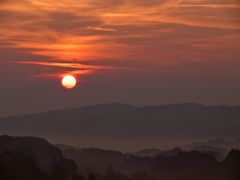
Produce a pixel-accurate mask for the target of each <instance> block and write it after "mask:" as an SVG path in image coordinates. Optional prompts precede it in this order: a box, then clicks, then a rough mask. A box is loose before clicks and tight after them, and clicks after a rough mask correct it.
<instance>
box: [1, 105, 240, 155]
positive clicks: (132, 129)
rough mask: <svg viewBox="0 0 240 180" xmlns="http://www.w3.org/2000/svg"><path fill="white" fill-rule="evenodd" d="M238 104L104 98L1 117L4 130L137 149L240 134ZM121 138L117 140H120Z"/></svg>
mask: <svg viewBox="0 0 240 180" xmlns="http://www.w3.org/2000/svg"><path fill="white" fill-rule="evenodd" d="M239 119H240V106H204V105H200V104H173V105H161V106H147V107H134V106H130V105H126V104H100V105H92V106H86V107H82V108H76V109H67V110H59V111H51V112H46V113H40V114H32V115H26V116H20V117H7V118H1V119H0V132H1V133H3V134H11V135H22V134H24V135H28V136H29V135H31V136H38V137H44V138H47V139H49V140H50V141H52V142H56V143H64V144H74V145H76V146H81V147H103V148H114V149H124V150H136V149H139V147H142V148H144V147H154V146H155V145H156V144H157V145H159V147H161V146H162V147H164V146H168V147H169V146H172V145H177V143H181V144H186V142H192V141H193V139H194V140H195V141H196V140H198V141H199V140H204V139H217V138H221V137H224V138H234V139H236V138H239V137H240V131H239V129H240V121H239ZM116 142H118V143H116Z"/></svg>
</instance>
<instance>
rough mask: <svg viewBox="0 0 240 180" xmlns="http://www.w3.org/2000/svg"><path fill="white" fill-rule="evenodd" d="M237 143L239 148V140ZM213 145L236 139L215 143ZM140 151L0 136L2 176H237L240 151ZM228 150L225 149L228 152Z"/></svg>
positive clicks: (58, 179) (143, 179)
mask: <svg viewBox="0 0 240 180" xmlns="http://www.w3.org/2000/svg"><path fill="white" fill-rule="evenodd" d="M237 143H238V147H239V141H238V142H237ZM207 144H208V147H209V148H213V147H214V146H218V148H219V147H220V146H221V147H222V148H224V147H223V146H224V145H225V148H226V149H227V148H230V149H231V147H230V145H232V146H235V145H234V143H233V142H227V141H223V140H222V141H214V142H208V143H206V144H205V146H207ZM190 147H191V148H193V149H192V150H190V149H188V150H184V149H181V148H175V149H171V150H165V151H161V150H142V151H139V152H135V153H122V152H120V151H113V150H104V149H99V148H76V147H71V146H66V145H52V144H50V143H49V142H47V141H46V140H44V139H40V138H35V137H11V136H6V135H5V136H0V178H1V179H3V180H13V179H14V180H23V179H24V180H32V179H37V180H38V179H39V180H66V179H70V180H85V179H86V180H109V179H113V180H160V179H166V180H179V179H181V180H187V179H194V180H201V179H205V180H238V179H239V177H240V173H239V172H240V171H239V167H240V151H239V150H237V149H236V147H235V149H231V150H229V151H226V153H225V154H223V152H222V151H221V150H220V151H217V150H216V149H217V148H216V149H205V150H202V149H201V144H199V149H198V146H196V144H193V145H189V146H188V148H190ZM226 149H225V150H226Z"/></svg>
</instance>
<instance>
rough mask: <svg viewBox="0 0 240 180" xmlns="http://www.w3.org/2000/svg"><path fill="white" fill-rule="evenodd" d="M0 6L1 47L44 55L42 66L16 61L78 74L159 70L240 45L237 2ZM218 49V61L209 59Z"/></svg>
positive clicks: (11, 1)
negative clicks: (151, 68) (89, 64)
mask: <svg viewBox="0 0 240 180" xmlns="http://www.w3.org/2000/svg"><path fill="white" fill-rule="evenodd" d="M0 4H1V7H0V22H1V27H0V33H1V34H2V36H1V37H0V48H9V49H13V50H17V51H20V52H24V53H28V54H30V55H32V56H36V57H45V59H44V61H42V62H39V61H38V62H35V61H32V60H31V59H27V61H25V60H23V59H22V58H21V57H19V59H18V62H19V63H22V64H32V65H36V66H39V68H41V67H42V66H49V67H52V68H54V67H55V68H59V67H61V68H65V69H67V70H68V71H69V72H70V71H71V70H72V71H73V72H72V73H76V69H78V70H77V71H78V74H79V75H81V74H84V73H82V71H83V70H84V71H89V72H87V73H86V74H88V73H89V74H90V73H94V72H96V71H108V70H110V69H112V64H121V65H122V66H124V68H126V69H127V68H133V69H134V68H135V69H137V68H142V67H153V66H154V67H159V68H162V67H164V66H171V65H172V66H173V67H175V66H176V65H178V64H181V63H185V62H186V61H192V62H197V61H212V60H213V59H227V58H229V56H232V55H234V58H235V59H237V58H239V57H240V54H239V53H238V51H237V50H236V49H237V48H240V45H239V43H235V44H234V45H235V46H234V47H233V45H232V44H233V42H235V41H234V39H239V32H240V18H239V17H240V16H239V15H240V14H239V12H240V11H239V10H240V4H239V1H235V0H221V1H217V2H216V1H213V0H205V1H202V0H201V1H200V0H149V1H143V0H133V1H127V0H103V1H97V0H83V1H81V2H79V1H77V0H63V1H61V2H59V1H56V0H53V1H51V3H50V2H49V1H47V0H41V1H37V0H24V1H21V2H20V1H16V0H1V1H0ZM222 39H224V41H222ZM203 47H205V48H203ZM206 47H207V48H206ZM219 50H221V51H222V52H220V53H219V54H221V55H219V54H216V53H215V52H217V51H219ZM208 57H210V58H208ZM66 61H71V63H65V62H66ZM83 61H84V62H95V63H96V65H91V66H88V65H84V64H81V62H83ZM101 62H104V63H105V64H104V63H101ZM138 62H141V63H138ZM0 63H1V62H0ZM97 64H98V65H97ZM99 64H103V65H99ZM142 64H143V65H142ZM132 65H134V66H135V67H133V66H132ZM109 67H110V68H109ZM82 68H83V69H82ZM113 69H114V68H113ZM143 69H144V68H143ZM119 70H121V69H120V68H119V69H117V68H116V71H119ZM53 76H54V71H53Z"/></svg>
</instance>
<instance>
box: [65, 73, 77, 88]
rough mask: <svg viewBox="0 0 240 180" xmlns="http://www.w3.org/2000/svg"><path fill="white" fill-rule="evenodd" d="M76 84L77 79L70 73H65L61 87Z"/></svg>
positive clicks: (69, 86)
mask: <svg viewBox="0 0 240 180" xmlns="http://www.w3.org/2000/svg"><path fill="white" fill-rule="evenodd" d="M76 84H77V80H76V78H75V77H73V76H72V75H66V76H64V77H63V79H62V85H63V87H65V88H67V89H72V88H74V87H75V86H76Z"/></svg>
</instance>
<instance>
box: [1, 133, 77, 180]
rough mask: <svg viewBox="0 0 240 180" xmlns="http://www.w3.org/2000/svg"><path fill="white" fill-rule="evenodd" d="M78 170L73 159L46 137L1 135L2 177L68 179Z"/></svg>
mask: <svg viewBox="0 0 240 180" xmlns="http://www.w3.org/2000/svg"><path fill="white" fill-rule="evenodd" d="M76 170H77V166H76V164H75V163H74V161H72V160H67V159H65V158H64V157H63V155H62V152H61V151H60V149H58V148H57V147H55V146H54V145H52V144H50V143H48V142H47V141H46V140H44V139H41V138H35V137H12V136H6V135H5V136H0V179H1V180H33V179H34V180H35V179H36V180H50V179H51V180H65V179H69V178H70V177H71V176H73V175H75V174H76Z"/></svg>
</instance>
